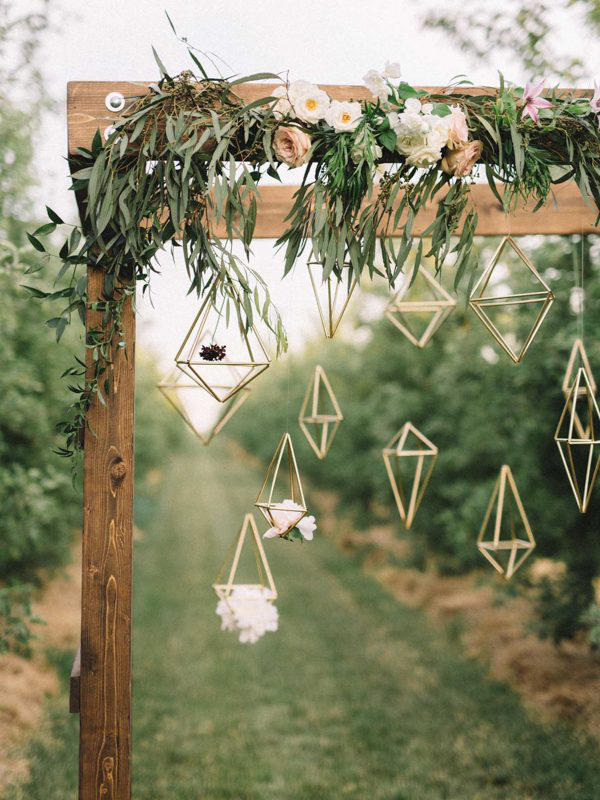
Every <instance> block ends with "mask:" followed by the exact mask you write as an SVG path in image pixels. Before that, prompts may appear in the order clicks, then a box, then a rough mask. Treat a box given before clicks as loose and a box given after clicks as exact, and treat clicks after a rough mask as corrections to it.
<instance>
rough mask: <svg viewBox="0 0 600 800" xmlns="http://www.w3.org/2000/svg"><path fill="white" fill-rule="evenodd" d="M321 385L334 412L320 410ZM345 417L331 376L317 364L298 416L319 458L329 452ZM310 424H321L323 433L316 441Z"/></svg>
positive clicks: (302, 428)
mask: <svg viewBox="0 0 600 800" xmlns="http://www.w3.org/2000/svg"><path fill="white" fill-rule="evenodd" d="M321 386H323V387H324V388H325V392H326V393H327V396H328V397H329V400H330V402H331V405H332V407H333V412H334V413H333V414H323V413H320V412H319V396H320V389H321ZM309 404H310V408H309ZM307 412H308V413H307ZM343 419H344V415H343V414H342V410H341V408H340V405H339V403H338V401H337V398H336V396H335V394H334V392H333V389H332V388H331V384H330V382H329V378H328V377H327V375H326V373H325V370H324V369H323V367H322V366H321V365H320V364H317V366H316V367H315V372H314V375H313V377H312V380H311V381H310V383H309V384H308V386H307V387H306V394H305V395H304V401H303V403H302V408H301V409H300V414H299V416H298V424H299V425H300V429H301V430H302V433H303V434H304V435H305V436H306V439H307V440H308V443H309V444H310V446H311V447H312V449H313V451H314V453H315V455H316V456H317V458H318V459H320V460H322V459H324V458H325V457H326V456H327V454H328V453H329V450H330V449H331V445H332V444H333V440H334V439H335V435H336V433H337V429H338V428H339V427H340V422H342V420H343ZM309 425H320V426H321V434H320V436H319V437H318V439H317V440H316V441H315V437H314V436H313V435H312V433H311V431H310V429H309V427H308V426H309Z"/></svg>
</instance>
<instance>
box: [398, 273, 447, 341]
mask: <svg viewBox="0 0 600 800" xmlns="http://www.w3.org/2000/svg"><path fill="white" fill-rule="evenodd" d="M417 277H418V278H420V279H421V280H420V284H421V289H422V291H421V292H420V293H419V294H421V295H423V296H420V297H415V298H414V299H412V300H411V299H409V298H408V296H407V295H408V294H409V293H410V294H413V292H412V291H410V290H412V289H413V288H414V284H413V286H412V287H411V286H410V280H408V279H407V281H406V282H405V284H404V286H403V287H402V288H401V289H400V291H399V292H398V294H397V295H396V296H395V297H394V298H393V300H392V301H391V303H390V304H389V305H388V307H387V308H386V310H385V316H386V317H387V318H388V319H389V320H390V322H392V323H393V324H394V325H395V326H396V327H397V328H398V330H399V331H400V332H401V333H403V334H404V336H406V338H407V339H408V341H409V342H411V343H412V344H414V345H415V347H425V345H426V344H427V343H428V342H429V340H430V339H431V337H432V336H433V335H434V334H435V333H436V331H437V330H438V328H439V327H440V326H441V325H442V324H443V323H444V322H445V321H446V319H447V318H448V317H449V316H450V314H451V313H452V312H453V311H454V308H455V307H456V300H454V298H453V297H451V296H450V295H449V294H448V292H447V291H446V290H445V289H444V287H443V286H442V285H441V284H440V283H438V281H436V279H435V278H434V277H433V275H431V273H429V272H428V271H427V270H426V269H425V267H420V269H419V272H418V275H417Z"/></svg>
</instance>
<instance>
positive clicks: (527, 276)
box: [469, 236, 554, 364]
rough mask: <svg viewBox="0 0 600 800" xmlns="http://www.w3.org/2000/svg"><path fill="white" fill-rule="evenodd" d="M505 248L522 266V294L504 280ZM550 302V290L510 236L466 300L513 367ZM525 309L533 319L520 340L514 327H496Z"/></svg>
mask: <svg viewBox="0 0 600 800" xmlns="http://www.w3.org/2000/svg"><path fill="white" fill-rule="evenodd" d="M507 248H511V249H512V250H513V252H514V253H515V254H516V255H517V257H518V258H519V260H520V262H521V263H522V264H523V265H524V267H525V269H524V270H521V272H520V274H519V275H518V279H519V289H522V291H517V292H512V291H511V286H509V285H508V284H507V283H506V281H505V280H504V278H505V275H504V272H505V265H504V264H503V262H502V256H503V254H504V252H505V250H506V249H507ZM553 302H554V294H553V292H552V291H551V289H550V287H549V286H548V285H547V284H546V283H545V281H544V279H543V278H542V276H541V275H540V274H539V272H538V271H537V270H536V268H535V267H534V265H533V264H532V263H531V261H530V260H529V259H528V258H527V256H526V255H525V253H524V252H523V251H522V250H521V248H520V247H519V246H518V245H517V243H516V242H515V240H514V239H513V238H512V237H511V236H505V237H504V239H503V240H502V242H501V243H500V246H499V247H498V249H497V250H496V252H495V254H494V256H493V258H492V260H491V261H490V264H489V266H488V267H487V269H486V270H485V272H484V273H483V275H482V276H481V278H480V279H479V281H478V282H477V284H476V286H475V288H474V289H473V291H472V293H471V297H470V298H469V305H470V307H471V308H472V309H473V311H474V312H475V313H476V314H477V316H478V317H479V319H480V320H481V321H482V322H483V324H484V325H485V327H486V328H487V329H488V330H489V332H490V333H491V334H492V336H493V337H494V339H496V341H497V342H498V344H499V345H500V346H501V347H502V349H503V350H504V351H505V352H506V353H508V355H509V356H510V358H511V359H512V360H513V361H514V362H515V364H518V363H520V362H521V361H522V360H523V357H524V355H525V353H526V352H527V350H528V349H529V346H530V345H531V343H532V341H533V339H534V337H535V335H536V333H537V332H538V330H539V328H540V325H541V324H542V322H543V321H544V318H545V317H546V314H547V313H548V311H549V310H550V306H551V305H552V303H553ZM528 310H530V311H531V312H533V313H535V315H536V316H535V319H533V323H532V325H531V327H530V329H529V331H528V333H527V334H526V335H525V336H524V337H523V338H522V339H521V340H520V341H519V340H518V339H517V335H518V331H516V330H514V324H513V330H512V331H511V330H508V331H506V330H505V332H504V333H501V331H500V327H499V326H501V327H502V328H504V329H506V327H507V325H509V326H510V323H511V319H512V320H513V321H514V319H517V315H518V314H520V315H521V316H522V315H523V313H524V312H526V311H528ZM528 322H529V321H528Z"/></svg>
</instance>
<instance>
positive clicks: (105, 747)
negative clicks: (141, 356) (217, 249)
mask: <svg viewBox="0 0 600 800" xmlns="http://www.w3.org/2000/svg"><path fill="white" fill-rule="evenodd" d="M102 285H103V274H102V272H100V271H99V270H97V269H93V268H90V269H89V270H88V297H89V299H90V302H93V301H94V299H96V298H98V297H99V296H100V295H101V293H102ZM99 321H100V315H99V314H98V312H94V311H88V319H87V327H88V329H90V328H91V327H97V326H98V325H99ZM123 326H124V329H125V335H126V340H127V353H125V352H124V351H122V350H120V351H119V352H117V354H116V355H115V360H114V363H113V365H112V367H111V368H110V384H111V385H110V393H109V396H108V398H107V406H104V405H102V403H100V402H99V401H98V399H95V400H94V403H93V405H92V408H91V410H90V413H89V418H88V419H89V425H90V429H89V430H86V432H85V447H84V479H83V567H82V572H83V586H82V604H81V677H80V739H79V742H80V749H79V798H80V800H104V798H106V800H130V797H131V780H130V756H131V565H132V546H131V545H132V530H133V431H134V389H135V357H134V347H135V319H134V312H133V308H132V304H131V301H128V302H127V304H126V306H125V308H124V310H123Z"/></svg>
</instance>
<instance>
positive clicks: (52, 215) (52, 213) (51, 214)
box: [46, 206, 64, 225]
mask: <svg viewBox="0 0 600 800" xmlns="http://www.w3.org/2000/svg"><path fill="white" fill-rule="evenodd" d="M46 213H47V214H48V217H49V219H50V220H51V221H52V222H54V223H55V224H56V225H64V222H63V220H62V219H61V218H60V217H59V216H58V214H57V213H56V211H53V210H52V209H51V208H50V207H49V206H46Z"/></svg>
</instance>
